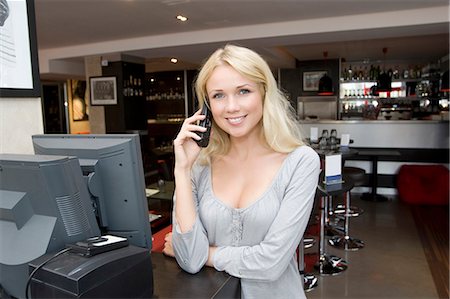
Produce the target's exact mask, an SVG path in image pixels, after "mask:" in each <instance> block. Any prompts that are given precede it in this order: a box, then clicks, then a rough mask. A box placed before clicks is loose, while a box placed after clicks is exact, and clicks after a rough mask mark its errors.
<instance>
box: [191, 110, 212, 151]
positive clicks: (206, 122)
mask: <svg viewBox="0 0 450 299" xmlns="http://www.w3.org/2000/svg"><path fill="white" fill-rule="evenodd" d="M200 114H203V115H206V117H205V119H202V120H201V121H200V123H199V124H198V125H199V126H202V127H204V128H206V131H205V132H197V134H198V135H199V136H200V137H201V138H202V139H200V140H195V142H197V144H198V146H200V147H207V146H208V144H209V136H210V135H211V125H212V121H211V111H210V110H209V108H208V106H207V105H206V103H204V104H203V108H202V111H201V112H200Z"/></svg>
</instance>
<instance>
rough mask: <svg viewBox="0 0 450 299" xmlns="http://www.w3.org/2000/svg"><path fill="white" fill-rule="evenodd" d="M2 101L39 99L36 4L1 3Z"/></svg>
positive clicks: (23, 1)
mask: <svg viewBox="0 0 450 299" xmlns="http://www.w3.org/2000/svg"><path fill="white" fill-rule="evenodd" d="M2 9H3V14H2V15H1V19H0V23H1V26H0V40H1V41H2V42H1V43H0V65H1V67H0V97H2V98H4V97H11V98H16V97H40V96H41V82H40V78H39V64H38V53H37V42H36V17H35V12H34V11H35V10H34V0H15V1H3V2H2Z"/></svg>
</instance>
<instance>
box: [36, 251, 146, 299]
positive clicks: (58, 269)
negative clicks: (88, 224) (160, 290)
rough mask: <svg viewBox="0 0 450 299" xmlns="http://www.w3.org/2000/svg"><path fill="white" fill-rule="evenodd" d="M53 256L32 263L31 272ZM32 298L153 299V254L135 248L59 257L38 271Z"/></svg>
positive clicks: (71, 253) (69, 254)
mask: <svg viewBox="0 0 450 299" xmlns="http://www.w3.org/2000/svg"><path fill="white" fill-rule="evenodd" d="M50 256H51V255H44V256H41V257H40V258H38V259H36V260H34V261H33V262H31V263H29V271H30V273H31V272H32V271H33V270H34V269H35V268H36V267H37V266H39V265H40V264H41V263H42V262H43V261H45V260H47V259H48V258H49V257H50ZM30 287H31V297H32V298H151V297H152V295H153V271H152V261H151V256H150V251H149V250H148V249H145V248H140V247H136V246H132V245H128V246H126V247H122V248H119V249H115V250H110V251H107V252H103V253H99V254H95V255H93V256H84V255H81V254H79V253H76V252H68V253H65V254H62V255H59V256H57V257H55V258H54V259H52V260H51V261H49V262H48V263H47V264H45V265H44V266H43V267H42V268H41V269H39V270H38V271H36V273H35V275H34V276H33V278H32V281H31V285H30Z"/></svg>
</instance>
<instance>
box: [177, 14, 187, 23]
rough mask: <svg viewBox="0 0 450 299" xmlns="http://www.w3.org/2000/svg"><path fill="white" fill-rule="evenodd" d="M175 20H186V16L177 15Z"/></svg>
mask: <svg viewBox="0 0 450 299" xmlns="http://www.w3.org/2000/svg"><path fill="white" fill-rule="evenodd" d="M177 20H179V21H181V22H186V21H187V20H188V18H187V17H185V16H182V15H178V16H177Z"/></svg>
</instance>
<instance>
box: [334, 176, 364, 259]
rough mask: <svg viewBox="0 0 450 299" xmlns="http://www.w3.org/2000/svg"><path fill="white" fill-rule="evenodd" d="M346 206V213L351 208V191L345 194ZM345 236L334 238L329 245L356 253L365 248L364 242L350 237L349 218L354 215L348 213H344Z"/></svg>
mask: <svg viewBox="0 0 450 299" xmlns="http://www.w3.org/2000/svg"><path fill="white" fill-rule="evenodd" d="M346 179H347V180H350V179H349V178H346ZM344 196H345V205H344V209H343V210H344V211H347V210H348V208H347V207H350V190H348V191H347V192H346V193H345V194H344ZM343 215H344V234H343V235H341V236H339V235H336V236H333V237H332V238H331V239H330V240H328V243H329V244H330V245H331V246H333V247H337V248H340V249H344V250H349V251H354V250H359V249H361V248H364V242H363V241H361V240H360V239H356V238H352V237H350V236H349V218H350V217H352V215H351V214H350V213H348V212H346V213H344V214H343Z"/></svg>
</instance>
